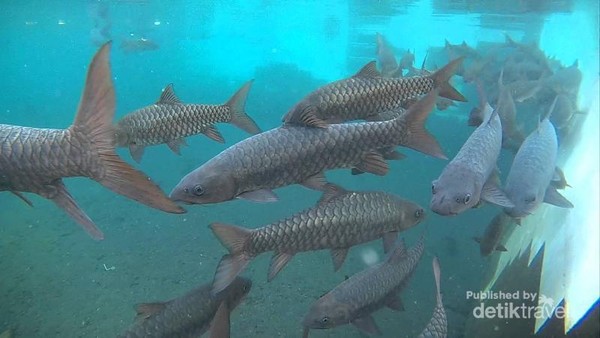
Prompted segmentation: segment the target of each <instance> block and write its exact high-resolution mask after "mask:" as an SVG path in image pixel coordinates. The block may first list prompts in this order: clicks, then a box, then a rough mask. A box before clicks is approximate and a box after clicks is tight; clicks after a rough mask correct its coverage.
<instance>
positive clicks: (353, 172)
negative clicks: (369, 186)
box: [350, 168, 365, 175]
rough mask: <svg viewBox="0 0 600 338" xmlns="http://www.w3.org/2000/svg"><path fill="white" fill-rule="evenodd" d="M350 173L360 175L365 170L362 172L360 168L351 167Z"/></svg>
mask: <svg viewBox="0 0 600 338" xmlns="http://www.w3.org/2000/svg"><path fill="white" fill-rule="evenodd" d="M350 173H351V174H352V175H362V174H364V173H365V172H364V171H362V170H359V169H356V168H352V169H350Z"/></svg>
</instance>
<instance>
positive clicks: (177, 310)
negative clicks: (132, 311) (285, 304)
mask: <svg viewBox="0 0 600 338" xmlns="http://www.w3.org/2000/svg"><path fill="white" fill-rule="evenodd" d="M251 288H252V281H251V280H250V279H247V278H243V277H237V278H236V279H235V280H233V281H232V283H231V284H230V285H229V286H228V287H227V288H226V289H224V290H223V291H222V292H219V293H218V294H213V293H212V292H211V284H210V283H207V284H203V285H200V286H198V287H196V288H194V289H193V290H191V291H189V292H187V293H186V294H184V295H183V296H180V297H178V298H174V299H171V300H169V301H166V302H154V303H144V304H139V305H138V306H137V313H138V315H137V319H136V322H135V323H134V324H132V325H131V327H130V328H129V329H128V330H127V331H125V332H124V333H122V334H121V335H119V337H123V338H142V337H154V338H160V337H164V338H167V337H182V338H183V337H190V338H191V337H200V336H201V335H202V334H204V333H205V332H207V331H208V330H209V329H210V332H211V337H212V338H216V337H219V338H225V337H227V338H228V337H229V316H230V313H231V312H232V311H233V310H234V309H235V308H236V307H237V306H238V305H239V304H240V303H241V302H242V301H243V300H244V298H245V297H246V295H248V293H249V292H250V289H251Z"/></svg>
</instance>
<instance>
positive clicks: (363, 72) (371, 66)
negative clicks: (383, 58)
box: [353, 61, 381, 77]
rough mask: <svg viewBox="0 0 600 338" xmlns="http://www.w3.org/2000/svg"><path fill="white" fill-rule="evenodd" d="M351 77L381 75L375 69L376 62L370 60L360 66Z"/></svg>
mask: <svg viewBox="0 0 600 338" xmlns="http://www.w3.org/2000/svg"><path fill="white" fill-rule="evenodd" d="M353 77H381V73H380V72H379V71H378V70H377V63H376V62H375V61H371V62H369V63H367V64H366V65H365V66H364V67H362V68H361V69H360V70H359V71H358V73H356V74H354V76H353Z"/></svg>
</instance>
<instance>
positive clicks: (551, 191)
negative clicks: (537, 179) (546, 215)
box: [544, 185, 573, 209]
mask: <svg viewBox="0 0 600 338" xmlns="http://www.w3.org/2000/svg"><path fill="white" fill-rule="evenodd" d="M544 202H545V203H548V204H552V205H555V206H557V207H559V208H568V209H570V208H573V203H571V202H570V201H569V200H568V199H566V198H565V197H564V196H563V195H561V194H560V193H559V192H558V191H556V188H555V187H554V186H552V185H549V186H548V188H546V193H545V194H544Z"/></svg>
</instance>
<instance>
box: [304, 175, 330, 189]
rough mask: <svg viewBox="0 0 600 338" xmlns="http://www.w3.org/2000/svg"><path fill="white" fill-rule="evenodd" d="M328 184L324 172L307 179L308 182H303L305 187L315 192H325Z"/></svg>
mask: <svg viewBox="0 0 600 338" xmlns="http://www.w3.org/2000/svg"><path fill="white" fill-rule="evenodd" d="M326 184H327V180H326V179H325V173H324V172H320V173H317V174H314V175H313V176H311V177H309V178H307V179H306V181H304V182H302V185H303V186H305V187H307V188H309V189H313V190H323V189H324V188H325V185H326Z"/></svg>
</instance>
